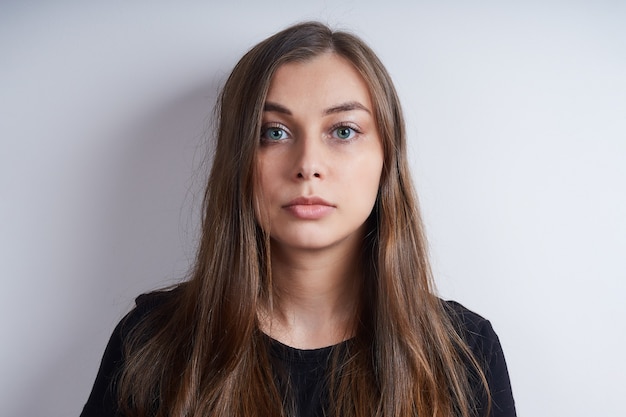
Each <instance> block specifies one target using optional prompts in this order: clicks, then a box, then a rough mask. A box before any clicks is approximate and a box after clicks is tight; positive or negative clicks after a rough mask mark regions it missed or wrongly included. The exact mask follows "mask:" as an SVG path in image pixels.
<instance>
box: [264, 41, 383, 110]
mask: <svg viewBox="0 0 626 417" xmlns="http://www.w3.org/2000/svg"><path fill="white" fill-rule="evenodd" d="M267 100H268V101H273V102H279V103H283V104H289V103H292V104H294V105H304V104H311V105H314V104H320V105H321V104H325V105H329V104H336V103H340V102H345V101H359V102H360V103H361V104H363V105H364V106H366V107H367V108H369V109H371V97H370V92H369V86H368V85H367V83H366V81H365V79H364V78H363V77H362V76H361V74H360V73H359V71H358V70H357V69H356V68H355V67H354V65H353V64H352V63H351V62H350V61H348V60H347V59H345V58H343V57H341V56H339V55H337V54H336V53H333V52H327V53H324V54H321V55H318V56H316V57H314V58H312V59H309V60H306V61H303V62H300V61H298V62H289V63H286V64H283V65H281V66H280V67H279V68H278V69H277V70H276V72H275V73H274V75H273V77H272V79H271V82H270V87H269V90H268V94H267Z"/></svg>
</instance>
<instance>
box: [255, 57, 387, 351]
mask: <svg viewBox="0 0 626 417" xmlns="http://www.w3.org/2000/svg"><path fill="white" fill-rule="evenodd" d="M382 164H383V151H382V144H381V140H380V137H379V135H378V129H377V126H376V123H375V120H374V116H373V106H372V102H371V97H370V94H369V90H368V87H367V84H366V83H365V81H364V80H363V78H362V77H361V76H360V74H359V73H358V72H357V71H356V69H355V68H354V67H353V66H352V65H351V64H350V63H349V62H348V61H346V60H345V59H343V58H341V57H339V56H338V55H336V54H333V53H326V54H323V55H320V56H318V57H315V58H313V59H311V60H309V61H306V62H300V63H288V64H284V65H283V66H281V67H280V68H279V69H278V70H277V72H276V74H275V75H274V77H273V79H272V82H271V84H270V89H269V92H268V95H267V99H266V105H265V111H264V116H263V131H262V134H261V147H260V150H259V153H258V159H257V169H258V172H259V174H260V186H259V188H258V189H257V190H256V191H255V192H256V193H257V196H258V197H259V200H260V202H261V204H260V207H259V209H258V212H257V219H258V220H259V223H260V224H261V225H262V227H263V228H264V229H265V230H268V231H269V233H270V239H271V254H272V255H271V262H272V279H273V284H274V290H275V295H274V305H273V308H269V306H265V308H263V309H262V311H261V312H260V313H259V319H260V324H261V329H262V330H263V331H264V332H265V333H266V334H268V335H269V336H270V337H272V338H274V339H276V340H278V341H280V342H282V343H284V344H286V345H289V346H292V347H296V348H301V349H314V348H319V347H324V346H330V345H333V344H336V343H339V342H341V341H343V340H345V339H347V338H349V337H351V336H352V335H353V333H354V317H355V311H356V308H357V300H358V295H359V291H360V283H361V282H362V273H361V272H362V271H361V270H360V263H361V262H360V260H359V259H360V258H359V256H360V251H361V246H362V241H363V235H364V223H365V221H366V220H367V218H368V216H369V214H370V213H371V211H372V208H373V205H374V203H375V200H376V195H377V192H378V186H379V182H380V175H381V171H382Z"/></svg>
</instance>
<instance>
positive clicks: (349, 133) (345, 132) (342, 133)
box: [335, 126, 354, 140]
mask: <svg viewBox="0 0 626 417" xmlns="http://www.w3.org/2000/svg"><path fill="white" fill-rule="evenodd" d="M335 136H336V137H337V138H339V139H344V140H345V139H351V138H352V137H353V136H354V129H352V128H351V127H348V126H341V127H338V128H337V129H335Z"/></svg>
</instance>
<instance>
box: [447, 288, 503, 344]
mask: <svg viewBox="0 0 626 417" xmlns="http://www.w3.org/2000/svg"><path fill="white" fill-rule="evenodd" d="M443 306H444V309H445V311H446V313H448V316H449V317H450V320H451V321H452V323H453V324H454V325H455V327H456V328H457V331H459V333H460V334H461V336H462V337H463V339H464V340H465V342H466V343H467V344H468V345H469V346H470V348H472V350H474V347H476V348H477V347H479V345H484V344H485V343H486V342H493V341H498V336H497V335H496V333H495V331H494V330H493V327H492V326H491V322H490V321H489V320H487V319H486V318H484V317H483V316H481V315H479V314H477V313H475V312H474V311H472V310H470V309H468V308H466V307H465V306H463V305H462V304H460V303H458V302H456V301H450V300H447V301H443ZM498 343H499V341H498ZM475 353H476V352H475Z"/></svg>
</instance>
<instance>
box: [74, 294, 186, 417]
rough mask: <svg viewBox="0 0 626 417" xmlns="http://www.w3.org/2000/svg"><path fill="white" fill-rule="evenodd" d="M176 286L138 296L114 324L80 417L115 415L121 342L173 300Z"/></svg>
mask: <svg viewBox="0 0 626 417" xmlns="http://www.w3.org/2000/svg"><path fill="white" fill-rule="evenodd" d="M180 292H181V290H180V286H179V287H176V288H174V289H171V290H167V291H155V292H151V293H148V294H142V295H140V296H139V297H137V298H136V299H135V307H134V308H133V309H132V310H131V311H130V312H129V313H128V314H127V315H126V316H125V317H124V318H123V319H122V320H121V321H120V322H119V323H118V325H117V326H116V327H115V330H113V334H112V335H111V338H110V339H109V343H108V344H107V346H106V349H105V351H104V355H103V356H102V361H101V362H100V368H99V369H98V374H97V376H96V380H95V382H94V385H93V387H92V390H91V394H90V395H89V398H88V399H87V402H86V404H85V406H84V408H83V411H82V413H81V417H82V416H113V415H117V411H116V410H117V395H116V392H117V383H118V379H119V376H120V373H121V371H122V369H123V367H124V363H125V351H124V350H125V349H124V346H125V343H126V340H127V339H128V337H129V334H130V333H131V332H132V331H133V330H134V329H135V328H137V326H138V324H139V323H140V322H142V321H143V320H145V319H146V318H147V317H149V316H151V315H152V313H153V312H156V311H158V310H159V309H161V307H166V304H167V303H168V302H170V301H174V302H175V300H176V299H177V294H179V293H180Z"/></svg>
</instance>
